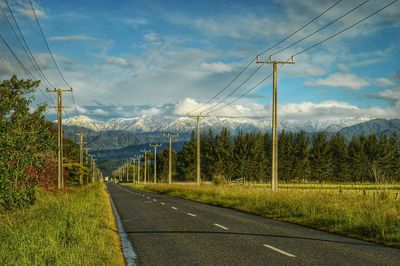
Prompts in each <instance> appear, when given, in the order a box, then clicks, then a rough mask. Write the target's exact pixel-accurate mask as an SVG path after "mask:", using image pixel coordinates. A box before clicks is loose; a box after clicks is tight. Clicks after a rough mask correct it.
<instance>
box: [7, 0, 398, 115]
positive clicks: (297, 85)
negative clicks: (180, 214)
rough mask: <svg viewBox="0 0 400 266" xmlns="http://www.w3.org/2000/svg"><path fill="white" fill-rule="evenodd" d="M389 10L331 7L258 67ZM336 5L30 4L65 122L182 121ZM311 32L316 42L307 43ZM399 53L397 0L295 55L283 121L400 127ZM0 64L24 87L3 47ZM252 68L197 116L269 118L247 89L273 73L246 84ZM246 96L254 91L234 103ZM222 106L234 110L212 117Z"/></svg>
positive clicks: (282, 78) (265, 90)
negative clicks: (76, 118)
mask: <svg viewBox="0 0 400 266" xmlns="http://www.w3.org/2000/svg"><path fill="white" fill-rule="evenodd" d="M392 1H393V0H370V1H365V0H361V1H359V0H354V1H339V3H337V4H336V5H335V6H334V7H333V8H331V9H330V10H329V11H328V12H326V13H325V14H324V15H323V16H321V17H320V18H318V19H317V20H315V21H314V22H313V23H311V24H310V25H309V26H307V27H305V28H304V29H303V30H301V31H299V32H297V33H296V34H295V35H293V36H292V37H290V38H289V39H287V40H286V41H284V42H282V43H280V44H279V45H277V46H276V47H274V48H273V49H271V50H269V51H268V52H266V53H264V54H263V55H262V56H261V58H260V59H261V60H266V59H267V58H268V57H269V56H270V55H273V56H272V59H273V60H280V61H286V60H287V59H288V58H289V57H290V56H291V55H294V54H297V53H299V52H301V51H303V50H304V49H306V48H308V47H310V46H312V45H314V44H316V43H318V42H320V41H322V40H324V39H326V38H328V37H330V36H332V35H334V34H335V33H337V32H339V31H341V30H343V29H345V28H347V27H349V26H351V25H352V24H354V23H356V22H357V21H360V20H361V19H363V18H365V17H367V16H369V15H370V14H372V13H374V12H376V11H377V10H379V9H381V8H382V7H384V6H386V5H388V4H390V3H391V2H392ZM8 2H9V5H10V7H11V10H12V11H13V14H14V16H15V18H16V21H17V22H18V26H19V27H20V29H21V31H22V33H23V35H24V38H25V40H26V42H27V44H28V45H29V48H30V50H31V52H32V54H33V56H34V57H35V59H36V61H37V62H38V64H39V66H40V67H41V69H42V70H43V72H44V74H45V75H46V76H47V78H48V79H49V81H50V82H51V83H52V84H53V85H54V86H56V87H57V88H67V87H66V84H65V83H64V82H63V80H62V78H61V77H60V75H59V74H58V72H57V69H56V68H55V66H54V64H53V62H52V60H51V57H50V55H49V53H48V51H47V48H46V44H45V42H44V40H43V38H42V36H41V33H40V31H39V28H38V25H37V24H36V21H35V20H34V16H33V12H32V9H31V7H30V4H29V0H8ZM336 2H337V0H329V1H325V0H324V1H322V0H279V1H278V0H276V1H272V0H264V1H262V0H259V1H256V0H254V1H250V0H246V1H234V0H212V1H211V0H210V1H208V0H204V1H183V0H182V1H178V0H176V1H169V0H168V1H167V0H165V1H164V0H159V1H146V0H142V1H122V0H113V1H111V0H110V1H105V0H96V1H93V0H87V1H77V0H69V1H54V0H41V1H38V0H35V1H32V3H33V6H34V7H35V11H36V15H37V16H38V18H39V21H40V24H41V26H42V28H43V31H44V34H45V36H46V38H47V41H48V44H49V46H50V49H51V50H52V52H53V55H54V58H55V59H56V61H57V63H58V65H59V68H60V70H61V72H62V74H63V75H64V77H65V79H66V80H67V82H68V83H69V84H70V85H71V86H72V88H73V89H74V96H75V101H76V104H77V105H76V107H77V108H76V110H75V109H74V108H70V109H68V110H67V115H69V116H73V115H76V114H77V113H78V114H83V115H87V116H89V117H92V118H96V119H108V118H112V117H134V116H137V115H141V114H175V115H184V114H186V113H188V112H190V111H192V110H194V109H195V108H197V107H199V106H200V105H201V103H204V102H208V101H209V100H210V99H211V98H212V97H213V96H214V95H216V94H217V93H218V92H219V91H220V90H222V89H223V88H224V87H225V86H226V85H228V84H229V83H230V82H231V81H232V80H233V79H234V78H235V77H236V76H237V75H238V74H239V73H240V72H241V71H242V70H243V69H244V67H245V66H246V65H247V64H248V63H250V62H251V61H252V59H253V58H254V57H255V56H256V55H257V54H260V53H261V52H263V51H265V50H266V49H268V48H269V47H271V46H273V45H274V44H276V43H277V42H279V41H280V40H282V39H285V38H286V37H287V36H289V35H290V34H292V33H293V32H295V31H296V30H298V29H299V28H300V27H301V26H302V25H304V24H306V23H307V22H309V21H310V20H312V19H313V18H315V17H316V16H318V15H319V14H321V13H322V12H324V11H325V10H326V9H328V8H329V7H331V6H332V5H334V4H335V3H336ZM0 6H1V7H2V10H0V11H1V12H0V33H1V35H2V37H3V38H4V40H5V41H6V42H7V43H8V45H9V46H10V47H11V48H12V49H13V51H14V52H15V54H16V55H17V56H18V58H19V59H20V61H21V62H22V63H23V64H25V65H26V67H27V68H28V69H29V70H30V71H31V72H32V74H33V75H34V76H36V77H38V78H39V77H40V76H39V74H38V72H37V71H36V70H35V68H34V66H33V65H32V64H31V63H30V61H29V59H28V56H27V55H26V54H25V52H24V50H23V49H22V46H21V45H20V43H19V41H18V40H17V38H16V36H15V34H14V32H13V31H12V29H11V27H10V25H9V24H8V21H7V19H6V18H8V20H9V21H10V23H11V24H12V26H13V28H14V30H15V31H16V32H17V33H18V29H17V27H16V24H15V22H14V20H13V17H12V14H11V12H10V9H9V8H8V6H7V2H6V1H5V0H0ZM357 6H360V7H359V8H356V7H357ZM355 8H356V9H355ZM353 9H354V11H352V10H353ZM3 11H4V13H3ZM350 11H351V12H350ZM346 13H348V14H347V15H345V14H346ZM4 14H5V15H6V16H4ZM342 16H343V17H342ZM340 17H342V18H341V19H339V20H338V21H337V22H335V23H332V24H330V25H329V26H327V27H325V28H324V29H322V30H320V31H318V32H316V31H317V30H318V29H320V28H322V27H324V26H325V25H327V24H328V23H331V22H332V21H334V20H335V19H338V18H340ZM313 32H316V33H315V34H313V35H311V34H312V33H313ZM308 35H311V36H310V37H307V36H308ZM305 37H307V38H305ZM303 38H305V40H303V41H300V40H301V39H303ZM399 44H400V4H399V2H396V3H394V4H393V5H391V6H389V7H388V8H386V9H384V10H383V11H382V12H380V13H377V14H376V15H374V16H373V17H371V18H369V19H367V20H365V21H363V22H362V23H360V24H359V25H357V26H355V27H354V28H352V29H350V30H348V31H346V32H344V33H343V34H339V35H338V36H337V37H335V38H332V39H330V40H329V41H327V42H325V43H323V44H322V45H319V46H316V47H315V48H312V49H310V50H308V51H306V52H303V53H301V54H299V55H298V56H295V58H294V60H295V61H296V63H295V64H294V65H285V66H284V67H281V66H280V67H279V68H280V69H279V85H278V86H279V104H280V105H279V112H280V116H281V117H282V118H283V119H332V118H352V117H360V116H367V117H371V118H375V117H382V118H394V117H397V118H398V117H399V114H400V85H399V84H400V64H399V59H400V57H399V55H400V45H399ZM284 48H287V49H284ZM281 50H283V51H281ZM280 51H281V52H280ZM277 52H279V53H277ZM0 60H1V65H0V79H7V78H9V77H10V75H12V74H14V73H16V74H18V76H20V77H23V78H27V75H26V74H25V72H24V71H23V70H22V67H21V66H20V65H19V64H18V62H17V61H16V59H15V58H14V57H13V55H12V53H11V52H10V51H9V50H8V48H7V46H6V45H5V44H4V42H0ZM259 66H260V65H259V64H256V63H255V62H253V63H252V64H250V66H249V68H248V69H247V70H246V71H245V72H243V74H242V75H240V76H239V77H238V78H237V79H236V80H235V81H234V82H233V83H231V84H230V86H228V87H227V88H226V89H225V90H224V91H223V92H222V93H221V94H220V95H218V97H216V98H215V99H214V100H213V101H211V102H210V103H209V104H206V105H204V106H203V107H202V108H200V109H198V110H196V112H199V111H201V112H203V113H207V112H209V111H213V110H215V111H214V112H212V113H211V114H212V115H217V116H246V117H268V116H270V109H271V96H272V92H271V86H272V79H271V78H268V79H267V80H265V82H263V83H262V84H261V85H260V86H258V87H255V86H256V85H257V84H259V83H260V81H262V80H263V79H264V78H265V77H267V76H268V75H270V73H271V71H272V67H271V65H263V66H262V67H261V68H260V69H259V70H258V71H257V72H255V74H254V75H253V76H251V74H252V73H253V72H254V71H255V70H256V69H257V68H258V67H259ZM246 80H247V82H245V81H246ZM44 85H46V84H44ZM254 87H255V88H254ZM252 88H254V89H253V90H251V89H252ZM234 90H236V91H234ZM249 90H251V92H250V93H248V94H246V95H245V96H244V97H241V98H240V99H238V100H237V101H235V100H236V99H237V98H238V97H239V96H241V95H243V94H245V92H246V91H249ZM47 97H48V95H47ZM36 98H37V102H41V101H48V102H49V103H51V102H50V100H49V99H47V98H45V97H44V96H43V94H41V93H39V92H38V93H37V94H36ZM224 98H226V99H225V100H224V101H222V100H223V99H224ZM220 101H222V102H221V103H220V104H219V105H216V104H217V103H218V102H220ZM233 101H235V102H233ZM64 102H65V105H67V106H71V107H72V106H73V101H72V97H71V94H69V93H67V94H65V96H64ZM230 102H233V103H232V104H230V105H228V106H226V107H224V108H222V109H220V107H223V106H224V103H230ZM212 107H213V108H212ZM210 108H211V109H210ZM53 113H54V110H49V111H48V115H49V117H52V114H53ZM194 113H195V112H194ZM194 113H193V114H194Z"/></svg>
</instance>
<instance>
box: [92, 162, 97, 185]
mask: <svg viewBox="0 0 400 266" xmlns="http://www.w3.org/2000/svg"><path fill="white" fill-rule="evenodd" d="M92 156H93V155H92ZM92 161H93V164H92V167H93V169H92V183H94V180H95V171H96V159H92Z"/></svg>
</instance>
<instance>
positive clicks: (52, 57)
mask: <svg viewBox="0 0 400 266" xmlns="http://www.w3.org/2000/svg"><path fill="white" fill-rule="evenodd" d="M29 4H30V6H31V8H32V12H33V14H34V16H35V20H36V22H37V25H38V26H39V29H40V32H41V34H42V37H43V40H44V42H45V44H46V47H47V50H48V51H49V54H50V56H51V59H52V60H53V62H54V65H55V66H56V68H57V71H58V73H59V74H60V76H61V78H62V80H63V81H64V82H65V84H66V85H67V86H68V87H69V88H70V89H71V95H72V100H73V103H74V108H75V114H76V115H78V109H77V107H76V102H75V97H74V93H73V89H72V87H71V85H69V83H68V82H67V80H66V79H65V77H64V75H63V74H62V73H61V70H60V68H59V67H58V64H57V62H56V60H55V58H54V56H53V53H52V52H51V49H50V46H49V43H48V42H47V40H46V37H45V35H44V32H43V29H42V26H41V25H40V22H39V19H38V17H37V15H36V12H35V9H34V7H33V4H32V1H31V0H29Z"/></svg>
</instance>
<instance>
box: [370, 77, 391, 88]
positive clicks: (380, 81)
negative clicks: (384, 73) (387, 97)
mask: <svg viewBox="0 0 400 266" xmlns="http://www.w3.org/2000/svg"><path fill="white" fill-rule="evenodd" d="M374 81H375V83H376V85H378V86H381V87H387V86H390V85H393V81H391V80H390V79H387V78H376V79H375V80H374Z"/></svg>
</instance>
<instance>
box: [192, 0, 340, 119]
mask: <svg viewBox="0 0 400 266" xmlns="http://www.w3.org/2000/svg"><path fill="white" fill-rule="evenodd" d="M340 2H342V0H339V1H336V2H335V3H334V4H333V5H331V6H329V7H328V8H327V9H326V10H325V11H323V12H322V13H321V14H319V15H318V16H316V17H315V18H313V19H312V20H310V21H309V22H307V23H306V24H304V25H303V26H302V27H300V28H299V29H297V30H296V31H294V32H293V33H291V34H290V35H288V36H287V37H285V38H283V39H282V40H280V41H278V42H277V43H275V44H274V45H272V46H270V47H269V48H268V49H266V50H264V51H263V52H261V53H259V54H258V56H260V55H263V54H265V53H267V52H268V51H270V50H271V49H273V48H275V47H276V46H278V45H279V44H281V43H283V42H284V41H286V40H288V39H289V38H290V37H292V36H293V35H295V34H296V33H298V32H299V31H301V30H303V29H304V28H306V27H307V26H308V25H310V24H311V23H313V22H314V21H316V20H317V19H318V18H320V17H321V16H323V15H324V14H326V13H327V12H328V11H329V10H331V9H332V8H334V7H335V6H336V5H338V4H339V3H340ZM256 58H257V57H255V58H253V59H252V60H251V61H250V62H249V63H248V64H247V65H246V66H245V67H244V69H243V70H242V71H241V72H240V73H239V74H237V75H236V76H235V77H234V78H233V79H232V80H231V81H230V82H229V83H228V84H227V85H226V86H225V87H224V88H223V89H222V90H220V91H219V92H218V93H217V94H216V95H214V96H213V97H212V98H211V99H210V100H208V101H207V102H206V103H203V104H202V105H201V106H199V107H197V108H195V109H193V110H192V111H190V112H189V113H188V114H190V113H193V112H194V111H197V110H199V109H201V108H203V107H204V106H206V105H207V104H209V103H210V102H211V101H212V100H214V99H215V98H216V97H218V96H219V95H220V94H221V93H222V92H224V91H225V90H226V89H227V88H228V87H229V86H230V85H231V84H232V83H233V82H235V81H236V80H237V79H238V78H239V76H241V75H242V74H243V72H245V71H246V70H247V69H248V68H249V67H250V65H251V64H252V63H253V62H254V61H255V60H256ZM258 69H259V68H258ZM258 69H257V71H258ZM257 71H255V72H257ZM255 72H253V73H252V74H251V75H254V74H255ZM209 109H210V108H209ZM209 109H206V110H205V111H207V110H209ZM205 111H203V112H205Z"/></svg>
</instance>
